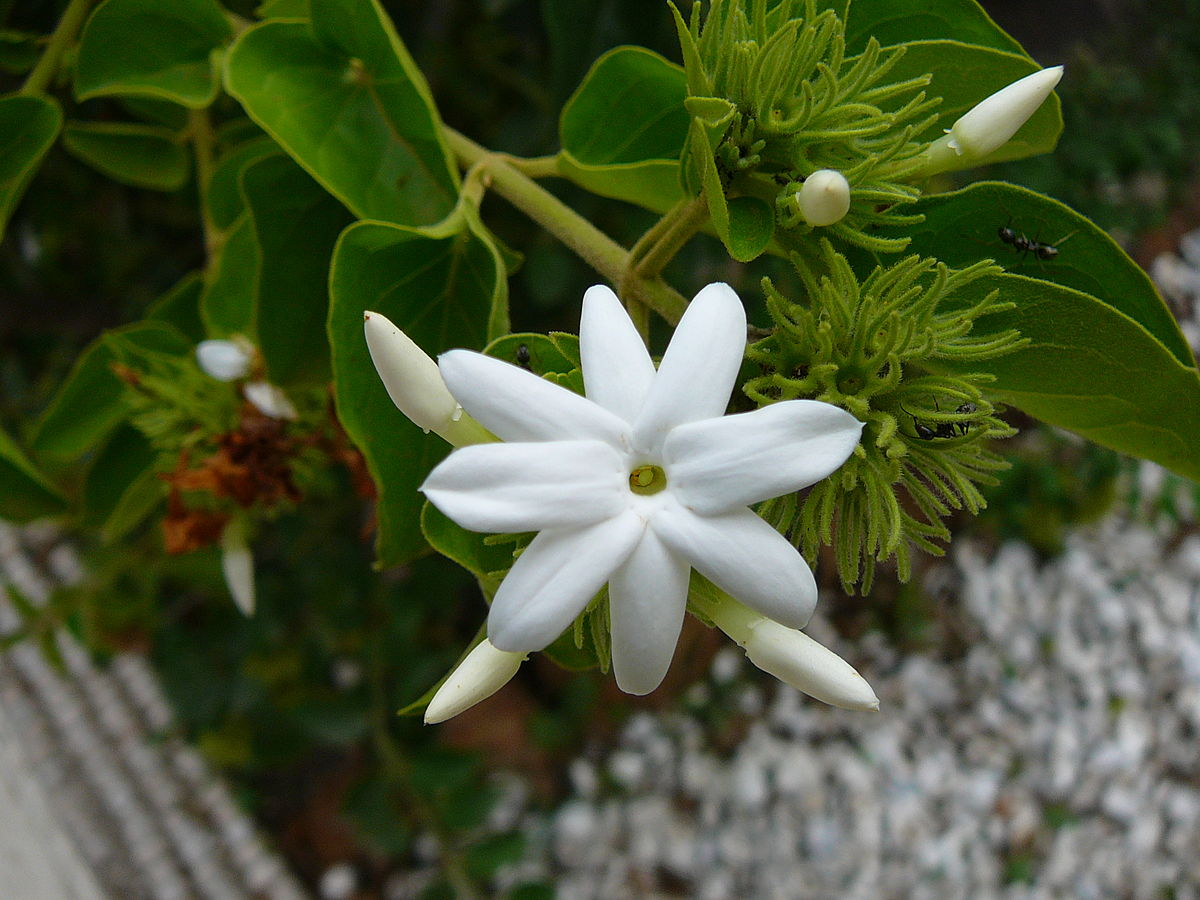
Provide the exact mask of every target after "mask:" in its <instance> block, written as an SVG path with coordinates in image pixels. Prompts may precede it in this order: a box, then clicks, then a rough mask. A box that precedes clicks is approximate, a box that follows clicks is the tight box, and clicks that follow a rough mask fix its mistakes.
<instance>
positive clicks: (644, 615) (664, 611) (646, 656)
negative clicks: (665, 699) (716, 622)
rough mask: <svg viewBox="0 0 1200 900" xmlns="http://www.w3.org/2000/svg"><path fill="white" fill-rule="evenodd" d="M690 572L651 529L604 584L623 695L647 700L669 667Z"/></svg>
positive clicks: (614, 669) (615, 665)
mask: <svg viewBox="0 0 1200 900" xmlns="http://www.w3.org/2000/svg"><path fill="white" fill-rule="evenodd" d="M691 570H692V567H691V566H690V565H689V564H688V562H687V560H685V559H683V558H682V557H680V556H676V555H675V554H674V553H672V552H671V551H670V550H668V549H667V547H666V546H665V545H664V544H663V543H662V541H661V540H660V539H659V537H658V536H657V535H656V534H655V533H654V532H653V531H652V530H650V529H647V530H646V533H645V534H644V535H643V536H642V540H641V542H640V543H639V544H638V545H637V548H636V549H635V550H634V551H633V555H632V556H630V557H629V559H628V560H627V561H626V562H625V565H623V566H621V567H620V568H619V569H617V571H616V572H615V573H613V576H612V578H611V579H610V580H609V583H608V597H609V618H610V621H611V629H612V663H613V674H614V675H616V678H617V687H619V688H620V689H621V690H623V691H624V692H625V693H627V694H648V693H650V692H651V691H652V690H654V689H655V688H656V687H658V686H659V685H660V684H662V680H663V677H664V676H665V675H666V674H667V669H669V668H670V666H671V657H673V656H674V655H675V644H676V643H677V642H678V640H679V629H680V628H681V627H682V625H683V611H684V608H685V607H686V606H687V594H688V579H689V576H690V575H691Z"/></svg>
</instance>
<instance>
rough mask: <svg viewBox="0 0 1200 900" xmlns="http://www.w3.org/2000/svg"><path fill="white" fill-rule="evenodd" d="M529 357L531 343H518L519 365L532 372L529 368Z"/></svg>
mask: <svg viewBox="0 0 1200 900" xmlns="http://www.w3.org/2000/svg"><path fill="white" fill-rule="evenodd" d="M529 358H530V357H529V345H528V344H517V365H518V366H520V367H521V368H522V369H524V370H525V371H527V372H532V371H533V370H532V369H531V368H529Z"/></svg>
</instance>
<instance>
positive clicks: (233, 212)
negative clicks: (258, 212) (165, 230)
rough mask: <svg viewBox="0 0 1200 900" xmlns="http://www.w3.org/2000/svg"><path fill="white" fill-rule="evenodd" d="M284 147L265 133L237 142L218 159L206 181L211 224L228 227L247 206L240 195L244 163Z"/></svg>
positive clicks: (256, 159) (278, 151)
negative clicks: (243, 141)
mask: <svg viewBox="0 0 1200 900" xmlns="http://www.w3.org/2000/svg"><path fill="white" fill-rule="evenodd" d="M282 153H283V151H282V150H281V149H280V148H279V145H278V144H276V143H275V142H274V141H273V140H271V139H270V138H269V137H266V136H265V135H264V136H262V137H258V138H255V139H253V140H249V141H246V142H245V143H242V144H238V145H237V146H235V147H233V148H232V149H231V150H229V151H228V152H227V153H224V154H222V155H221V157H220V158H218V159H217V162H216V165H215V166H214V167H213V173H212V177H211V178H210V179H209V181H208V195H207V196H208V214H209V215H210V216H211V217H212V221H213V225H215V226H216V227H217V228H220V229H222V230H224V229H227V228H229V227H230V226H231V225H233V223H234V222H235V221H237V217H238V216H240V215H241V214H242V212H243V211H244V210H245V208H246V201H245V199H244V198H243V197H242V181H241V179H242V172H243V171H244V170H245V169H246V167H247V166H249V165H251V164H252V163H255V162H257V161H258V160H260V159H262V158H263V157H266V156H270V155H272V154H277V155H282Z"/></svg>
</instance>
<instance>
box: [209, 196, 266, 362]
mask: <svg viewBox="0 0 1200 900" xmlns="http://www.w3.org/2000/svg"><path fill="white" fill-rule="evenodd" d="M259 263H260V257H259V252H258V242H257V240H256V239H255V236H254V223H253V222H252V221H251V219H250V213H249V212H244V213H242V215H241V216H239V217H238V218H237V220H236V221H235V222H234V224H233V226H232V227H231V228H230V229H229V231H228V233H227V234H226V236H225V243H224V244H223V245H222V246H221V249H220V251H219V252H218V254H217V256H216V257H215V258H214V259H212V260H211V262H210V263H209V267H208V269H207V270H206V271H205V273H204V291H203V293H202V295H201V297H200V319H201V321H203V322H204V329H205V331H206V332H207V334H208V336H209V337H219V338H220V337H229V336H230V335H234V334H241V335H245V336H246V337H248V338H250V339H251V340H253V339H254V337H255V329H256V326H257V322H256V314H257V311H258V284H259Z"/></svg>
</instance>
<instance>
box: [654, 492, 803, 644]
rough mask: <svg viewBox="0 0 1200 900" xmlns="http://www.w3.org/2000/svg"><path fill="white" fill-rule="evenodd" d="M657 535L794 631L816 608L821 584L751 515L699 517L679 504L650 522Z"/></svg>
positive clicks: (799, 558)
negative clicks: (818, 586) (818, 587)
mask: <svg viewBox="0 0 1200 900" xmlns="http://www.w3.org/2000/svg"><path fill="white" fill-rule="evenodd" d="M650 527H651V528H653V529H654V533H655V534H657V535H658V536H659V537H660V538H662V540H663V543H664V544H666V545H667V547H668V548H670V549H671V550H672V551H674V552H675V553H676V554H678V555H679V556H682V557H683V558H684V559H686V560H688V561H689V562H690V563H691V564H692V566H693V567H695V569H696V571H698V572H699V573H700V574H701V575H703V576H704V577H705V578H707V579H708V580H709V581H711V582H712V583H713V584H715V585H716V586H717V587H719V588H720V589H721V590H723V591H725V592H726V593H727V594H729V595H731V596H732V597H734V598H735V599H737V600H740V601H741V602H742V603H744V604H746V605H747V606H749V607H751V608H752V609H754V610H756V611H757V612H759V613H761V614H762V615H764V616H767V617H768V618H771V619H774V620H775V621H776V622H780V623H782V624H784V625H787V626H789V627H791V628H803V627H804V626H805V625H806V624H807V623H808V619H809V617H810V616H811V615H812V613H813V610H814V609H815V608H816V605H817V582H816V579H814V578H813V574H812V570H811V569H809V567H808V563H806V562H805V561H804V557H802V556H801V555H800V552H799V551H798V550H797V549H796V548H795V547H793V546H792V545H791V544H789V543H788V542H787V539H786V538H784V537H783V535H781V534H780V533H779V532H778V531H776V530H775V529H774V528H772V527H771V526H770V525H768V524H767V523H766V522H764V521H763V520H762V519H760V518H759V517H758V516H756V515H755V514H754V513H752V512H751V511H750V510H748V509H736V510H734V511H732V512H727V513H723V514H722V515H719V516H698V515H696V514H695V513H693V512H691V511H690V510H688V509H685V508H684V507H682V506H680V505H679V504H678V503H677V502H676V503H670V504H664V506H663V508H662V509H661V510H659V511H658V512H657V514H656V515H655V516H654V518H653V519H651V521H650Z"/></svg>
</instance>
